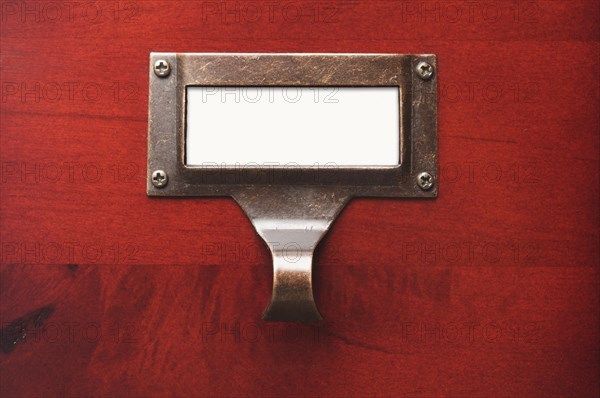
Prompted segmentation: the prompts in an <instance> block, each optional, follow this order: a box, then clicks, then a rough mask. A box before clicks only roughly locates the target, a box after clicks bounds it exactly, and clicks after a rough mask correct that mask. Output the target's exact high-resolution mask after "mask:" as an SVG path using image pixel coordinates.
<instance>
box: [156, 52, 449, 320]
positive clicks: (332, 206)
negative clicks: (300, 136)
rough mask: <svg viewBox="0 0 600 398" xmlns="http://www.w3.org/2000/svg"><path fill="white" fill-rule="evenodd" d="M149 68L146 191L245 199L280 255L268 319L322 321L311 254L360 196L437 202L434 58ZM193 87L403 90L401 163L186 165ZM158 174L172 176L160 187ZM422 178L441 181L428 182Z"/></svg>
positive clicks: (236, 59) (163, 56) (255, 57)
mask: <svg viewBox="0 0 600 398" xmlns="http://www.w3.org/2000/svg"><path fill="white" fill-rule="evenodd" d="M158 60H165V61H166V62H168V67H169V68H170V70H169V72H168V73H165V72H164V69H163V70H162V71H160V70H159V74H161V76H157V74H156V73H155V72H154V64H155V62H156V61H158ZM423 62H425V63H426V64H429V65H431V66H432V67H433V71H434V72H433V75H430V74H429V73H416V68H417V65H418V64H419V63H423ZM161 67H164V64H161ZM149 69H150V88H149V91H150V96H149V121H148V181H147V193H148V195H149V196H167V197H169V196H231V197H233V198H234V199H235V200H236V201H237V203H238V204H239V205H240V206H241V207H242V209H243V210H244V211H245V212H246V214H247V215H248V218H249V219H250V221H251V222H252V224H253V225H254V227H255V228H256V230H257V232H258V234H259V235H260V236H261V237H262V238H263V239H264V241H265V242H266V243H267V245H268V247H269V249H270V250H271V252H272V254H273V268H274V269H273V294H272V297H271V302H270V304H269V306H268V307H267V310H266V311H265V314H264V315H263V318H264V319H265V320H270V321H294V322H313V321H319V320H321V319H322V317H321V314H320V313H319V310H318V309H317V307H316V304H315V302H314V298H313V292H312V255H313V252H314V249H315V248H316V246H317V244H318V243H319V241H320V239H321V238H322V237H323V236H324V235H325V233H326V232H327V230H328V229H329V227H330V226H331V223H332V222H333V220H334V219H335V217H336V216H337V214H338V213H339V212H340V211H341V210H342V208H343V207H344V205H345V204H346V203H347V202H348V201H349V200H350V199H351V198H352V197H353V196H383V197H422V198H434V197H436V196H437V190H438V181H437V175H438V171H437V63H436V57H435V56H434V55H431V54H422V55H397V54H175V53H152V54H151V55H150V68H149ZM419 72H423V71H421V70H420V71H419ZM427 72H430V70H428V71H427ZM429 75H430V76H429ZM419 76H421V77H419ZM187 86H311V87H317V86H321V87H322V86H337V87H340V86H352V87H356V86H370V87H372V86H388V87H389V86H397V87H398V90H399V95H400V97H399V99H400V101H399V103H400V106H399V110H398V111H399V114H400V131H399V134H400V140H399V141H400V148H399V151H400V164H399V165H398V166H391V167H335V168H319V167H316V168H315V167H294V168H290V167H269V168H256V167H251V168H236V167H191V166H186V165H185V111H186V87H187ZM157 170H159V171H160V172H159V173H158V174H159V175H163V174H166V176H168V177H165V179H164V180H162V181H161V182H160V183H158V182H157V181H154V183H153V182H152V175H153V173H154V172H155V171H157ZM163 171H164V173H163ZM419 175H428V176H431V177H432V179H433V180H432V181H429V182H428V183H427V184H423V182H422V181H421V183H419V182H418V178H419ZM430 182H433V183H432V184H431V183H430ZM425 187H427V188H425ZM290 244H293V245H294V247H295V248H297V250H298V256H296V257H294V258H293V259H290V258H289V257H288V256H287V255H286V251H285V250H286V247H288V246H289V245H290Z"/></svg>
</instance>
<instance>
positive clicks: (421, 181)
mask: <svg viewBox="0 0 600 398" xmlns="http://www.w3.org/2000/svg"><path fill="white" fill-rule="evenodd" d="M417 184H418V185H419V187H421V189H422V190H424V191H429V190H430V189H431V187H433V176H432V175H431V174H429V173H427V172H424V173H421V174H419V175H418V176H417Z"/></svg>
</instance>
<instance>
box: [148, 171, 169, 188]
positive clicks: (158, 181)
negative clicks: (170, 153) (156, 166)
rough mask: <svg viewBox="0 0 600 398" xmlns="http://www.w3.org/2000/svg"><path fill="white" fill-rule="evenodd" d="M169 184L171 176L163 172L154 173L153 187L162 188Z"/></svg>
mask: <svg viewBox="0 0 600 398" xmlns="http://www.w3.org/2000/svg"><path fill="white" fill-rule="evenodd" d="M167 182H169V176H168V175H167V173H165V172H164V171H163V170H156V171H154V173H152V185H154V186H155V187H156V188H162V187H164V186H165V185H167Z"/></svg>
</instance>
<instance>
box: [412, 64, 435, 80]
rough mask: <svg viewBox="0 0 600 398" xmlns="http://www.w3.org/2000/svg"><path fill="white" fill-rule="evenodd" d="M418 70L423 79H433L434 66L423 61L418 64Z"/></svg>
mask: <svg viewBox="0 0 600 398" xmlns="http://www.w3.org/2000/svg"><path fill="white" fill-rule="evenodd" d="M416 72H417V75H418V76H419V77H420V78H421V79H423V80H429V79H431V76H433V66H431V64H429V63H427V62H424V61H421V62H419V63H418V64H417V67H416Z"/></svg>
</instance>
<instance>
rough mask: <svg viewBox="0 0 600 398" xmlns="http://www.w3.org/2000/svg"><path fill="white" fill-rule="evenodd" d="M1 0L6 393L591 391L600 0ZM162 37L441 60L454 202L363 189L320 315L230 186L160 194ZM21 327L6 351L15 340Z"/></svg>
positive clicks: (237, 47) (447, 184)
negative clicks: (270, 316)
mask: <svg viewBox="0 0 600 398" xmlns="http://www.w3.org/2000/svg"><path fill="white" fill-rule="evenodd" d="M73 4H75V3H72V2H61V1H48V2H44V1H39V2H38V1H36V2H30V1H26V2H21V1H2V3H1V7H2V8H1V11H2V14H1V28H0V29H1V30H0V32H1V37H0V52H1V70H0V77H1V82H0V86H1V89H2V91H1V99H0V105H1V111H0V132H1V134H0V156H1V160H0V164H1V174H0V178H1V184H0V203H1V207H0V222H1V225H0V240H1V242H0V245H1V253H0V254H1V260H0V261H1V265H0V322H1V323H2V336H1V338H2V341H1V345H0V348H1V350H0V396H2V397H9V396H38V397H39V396H170V395H175V396H209V395H210V396H265V395H267V396H282V395H290V396H325V395H332V396H365V395H381V396H404V395H406V396H426V397H430V396H442V395H443V396H540V397H541V396H544V397H545V396H577V397H585V396H598V395H599V390H598V386H599V382H600V380H599V374H600V366H599V359H598V358H599V355H600V352H599V344H598V341H600V339H599V337H600V319H599V317H598V311H599V308H600V302H599V295H598V280H599V277H600V275H599V267H598V266H599V264H598V251H599V234H598V224H599V210H598V202H599V184H598V158H599V156H598V153H599V134H598V133H599V131H598V125H599V119H600V117H599V112H598V109H599V103H600V89H599V83H600V78H599V71H600V67H599V63H598V60H599V58H600V57H599V55H600V48H599V42H598V41H599V18H600V17H599V14H600V11H599V9H598V4H597V2H595V1H523V2H513V1H511V2H484V1H481V2H462V1H458V2H457V1H437V2H436V1H424V2H418V1H414V2H413V1H411V2H396V1H373V2H366V1H364V2H362V1H352V2H333V1H330V2H300V1H291V2H288V1H286V2H281V3H277V4H273V3H272V2H263V1H256V2H254V1H253V2H249V3H242V2H218V1H206V2H190V1H185V2H164V1H161V2H159V1H143V2H142V1H131V2H129V1H119V2H105V1H98V2H93V3H85V4H84V3H81V5H73ZM151 51H172V52H350V53H351V52H360V53H362V52H365V53H366V52H371V53H379V52H381V53H435V54H437V56H438V61H439V65H440V70H439V90H440V91H439V151H440V153H439V155H440V195H439V197H438V199H437V200H435V201H418V200H386V199H355V200H353V201H352V202H351V203H350V204H349V205H348V206H347V208H346V209H345V210H344V211H343V212H342V214H341V216H340V217H339V219H338V220H337V221H336V223H335V225H334V227H333V229H332V231H331V232H330V233H329V235H328V236H327V237H326V239H325V240H324V241H323V242H322V243H321V245H320V246H319V249H318V253H317V258H316V268H315V279H316V280H315V285H316V286H315V289H316V292H317V297H316V299H317V302H318V304H319V307H320V309H321V310H322V313H323V315H324V317H325V319H326V320H327V321H326V322H325V323H323V324H319V325H312V326H307V325H293V324H287V325H286V324H268V323H264V322H263V321H261V320H260V314H261V312H262V310H263V309H264V307H265V305H266V304H267V302H268V298H269V294H270V288H271V278H272V271H271V269H270V266H271V265H270V264H271V263H270V262H271V260H270V257H269V253H268V250H267V248H266V247H265V246H264V244H263V243H262V242H261V240H260V238H259V237H258V236H257V235H256V234H255V232H254V230H253V229H252V227H251V225H250V224H249V222H248V221H247V219H246V217H245V216H244V214H243V213H242V211H241V210H240V209H239V208H238V207H237V206H236V204H235V203H234V202H233V201H232V200H229V199H223V198H221V199H219V198H214V199H174V198H173V199H149V198H148V197H147V196H146V194H145V178H146V176H145V164H146V137H147V110H148V105H147V89H148V86H147V84H148V82H147V76H148V75H147V72H148V71H147V68H148V55H149V53H150V52H151ZM15 342H16V343H15Z"/></svg>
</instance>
